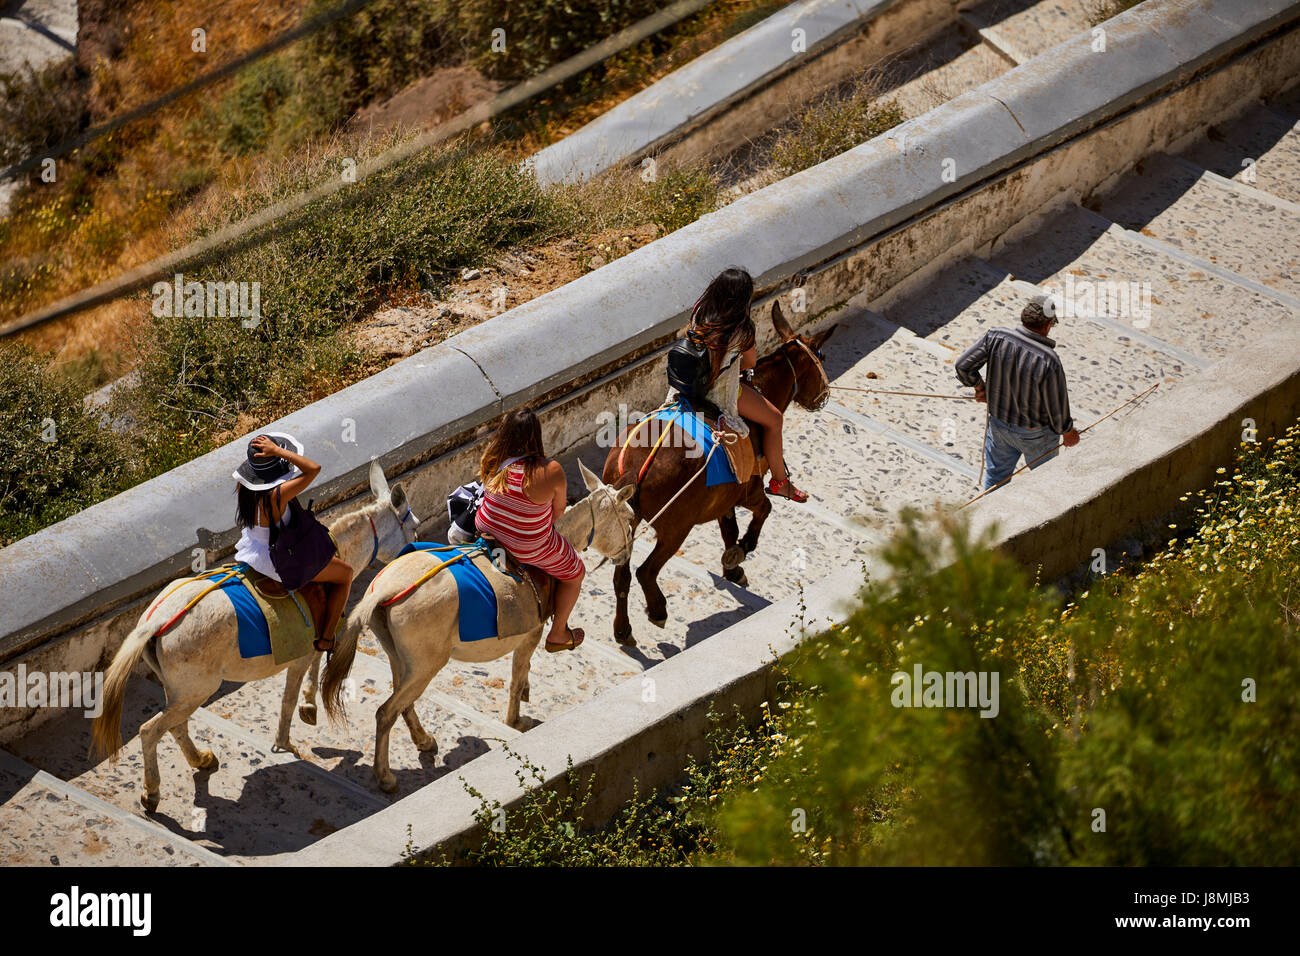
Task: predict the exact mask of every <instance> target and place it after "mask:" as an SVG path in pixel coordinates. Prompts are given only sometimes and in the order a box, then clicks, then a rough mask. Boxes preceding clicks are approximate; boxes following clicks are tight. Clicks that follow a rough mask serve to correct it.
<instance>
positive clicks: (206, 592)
mask: <svg viewBox="0 0 1300 956" xmlns="http://www.w3.org/2000/svg"><path fill="white" fill-rule="evenodd" d="M217 570H218V571H220V570H221V569H220V568H218V569H217ZM213 573H216V572H213ZM237 574H239V565H237V564H235V565H231V566H230V571H228V572H227V573H226V574H223V575H222V576H221V577H220V578H218V579H217V580H216V581H213V582H212V583H211V584H209V585H208V586H207V587H206V588H204V589H203V590H202V591H200V592H199V593H198V594H196V595H195V596H194V597H193V598H191V599H190V601H189V603H187V604H186V605H185V606H184V607H183V608H181V609H180V610H179V611H177V612H176V613H175V614H173V615H172V618H171V620H169V621H168V622H167V623H166V624H164V625H163V626H162V627H160V628H158V630H156V631H154V637H159V636H161V635H162V634H163V633H164V632H165V631H166V630H167V629H168V628H170V627H171V626H172V625H173V624H175V623H176V622H177V621H179V620H180V619H181V618H182V617H184V616H185V614H186V613H187V612H188V611H189V610H190V608H192V607H194V605H196V604H198V603H199V601H201V600H202V599H203V598H204V597H206V596H207V595H209V594H211V593H212V592H213V591H215V590H217V589H218V588H219V587H221V585H223V584H225V583H226V582H227V581H229V580H230V579H231V578H233V577H235V576H236V575H237ZM194 580H197V579H196V578H189V579H188V581H181V582H179V584H187V583H189V581H194ZM179 584H178V586H179ZM172 590H173V591H174V590H175V588H173V589H172ZM168 593H171V592H168ZM161 605H162V601H159V602H158V603H157V604H155V605H154V606H153V607H152V608H150V610H149V613H148V614H146V615H145V620H146V621H147V620H149V618H150V617H152V616H153V612H154V611H156V610H157V609H158V608H159V607H160V606H161Z"/></svg>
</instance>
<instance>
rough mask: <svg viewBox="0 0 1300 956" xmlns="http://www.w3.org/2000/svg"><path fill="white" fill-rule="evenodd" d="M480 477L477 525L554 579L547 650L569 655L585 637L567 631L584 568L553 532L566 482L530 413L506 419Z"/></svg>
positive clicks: (483, 460) (562, 505)
mask: <svg viewBox="0 0 1300 956" xmlns="http://www.w3.org/2000/svg"><path fill="white" fill-rule="evenodd" d="M479 472H480V480H481V481H482V482H483V489H484V493H483V502H482V504H480V505H479V508H478V512H477V514H476V515H475V516H474V524H475V526H476V527H477V528H478V531H479V533H480V534H485V535H490V536H491V537H493V538H495V539H496V540H497V541H498V542H500V544H501V546H502V547H503V548H505V549H506V550H507V551H509V552H510V553H511V554H513V555H514V556H515V558H516V559H517V560H518V561H519V562H520V563H521V564H528V565H531V566H533V567H535V568H540V569H541V570H543V571H545V572H546V573H547V574H549V575H551V577H553V578H555V618H554V620H553V621H552V622H551V631H550V633H549V634H547V635H546V649H547V650H548V651H551V652H555V651H568V650H573V648H575V647H577V646H578V645H579V644H581V643H582V639H583V637H584V634H583V631H582V628H576V629H575V628H570V627H569V615H570V613H572V611H573V607H574V605H575V604H577V603H578V592H579V591H580V590H581V589H582V579H583V577H584V575H586V573H587V569H586V568H585V567H584V566H583V563H582V558H580V557H578V552H577V551H575V550H574V548H573V545H571V544H569V542H567V541H565V540H564V538H563V537H562V536H561V535H560V532H559V531H557V530H556V528H555V519H557V518H558V517H560V515H562V514H564V509H565V507H567V504H568V481H567V479H566V478H565V477H564V469H563V468H562V467H560V463H559V462H557V461H553V460H552V459H550V458H547V457H546V453H545V451H543V450H542V426H541V424H540V423H539V422H538V421H537V416H536V415H535V414H533V410H532V409H531V408H520V409H516V410H515V411H513V412H511V413H510V414H509V415H507V416H506V417H505V419H504V420H503V421H502V422H501V427H500V428H498V429H497V433H496V434H495V435H494V436H493V437H492V441H490V442H489V443H488V446H487V448H486V449H484V451H483V457H482V458H481V459H480V461H479Z"/></svg>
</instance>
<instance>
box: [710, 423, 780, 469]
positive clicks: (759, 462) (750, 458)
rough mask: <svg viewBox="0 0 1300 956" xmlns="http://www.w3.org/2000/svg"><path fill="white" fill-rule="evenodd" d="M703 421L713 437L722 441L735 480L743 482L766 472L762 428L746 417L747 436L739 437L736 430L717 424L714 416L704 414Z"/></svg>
mask: <svg viewBox="0 0 1300 956" xmlns="http://www.w3.org/2000/svg"><path fill="white" fill-rule="evenodd" d="M704 421H705V423H706V424H707V425H708V426H709V428H710V430H712V432H713V437H714V438H715V439H716V440H717V441H719V442H721V443H722V450H723V451H724V452H726V455H727V461H729V462H730V463H731V470H732V471H733V472H735V473H736V480H737V481H738V482H740V484H742V485H743V484H745V483H746V482H747V481H749V480H750V479H751V478H762V477H763V475H764V474H765V473H766V472H767V459H766V458H764V457H763V429H762V428H761V427H760V426H758V425H755V424H754V423H753V422H751V421H750V420H749V419H748V418H747V419H745V424H746V425H748V426H749V437H748V438H741V437H740V435H739V434H738V433H736V432H733V431H731V430H730V429H728V428H723V427H722V426H721V425H719V424H718V419H717V417H716V416H712V417H710V416H708V415H705V416H704Z"/></svg>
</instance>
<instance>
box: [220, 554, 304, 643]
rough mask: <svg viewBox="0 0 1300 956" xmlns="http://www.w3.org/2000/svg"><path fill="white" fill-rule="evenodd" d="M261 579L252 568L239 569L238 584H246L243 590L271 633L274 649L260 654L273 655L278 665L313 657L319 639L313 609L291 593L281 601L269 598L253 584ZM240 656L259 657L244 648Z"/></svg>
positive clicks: (298, 596) (280, 599) (281, 598)
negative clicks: (254, 603) (250, 598)
mask: <svg viewBox="0 0 1300 956" xmlns="http://www.w3.org/2000/svg"><path fill="white" fill-rule="evenodd" d="M259 577H264V575H261V574H259V573H258V572H257V571H254V570H253V569H252V568H248V567H241V568H240V572H239V580H240V581H241V582H243V590H244V591H246V592H247V593H248V594H251V595H252V597H253V600H254V601H255V602H257V606H258V608H259V610H260V611H261V612H262V618H263V620H264V621H265V623H266V625H267V629H268V630H269V632H270V642H271V646H270V648H269V650H264V651H262V652H261V653H263V654H273V655H274V656H275V662H276V663H277V664H284V663H287V662H288V661H294V660H297V659H298V658H300V657H302V656H304V655H306V654H310V653H311V652H312V651H314V650H315V649H316V647H315V644H314V643H313V642H314V641H315V639H316V625H315V624H314V623H313V622H312V619H311V609H310V608H309V607H308V606H307V602H306V600H304V599H303V598H302V597H301V596H300V595H297V594H292V593H290V594H286V595H285V596H284V597H280V598H269V597H267V596H266V595H265V594H263V593H262V592H261V591H259V590H258V589H257V588H256V587H255V586H254V582H255V581H256V579H257V578H259ZM232 600H233V597H232ZM240 655H241V656H242V657H255V656H256V655H254V654H245V653H243V648H242V647H241V648H240Z"/></svg>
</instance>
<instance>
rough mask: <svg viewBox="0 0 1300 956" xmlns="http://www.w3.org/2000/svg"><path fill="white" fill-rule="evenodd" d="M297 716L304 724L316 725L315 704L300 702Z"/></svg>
mask: <svg viewBox="0 0 1300 956" xmlns="http://www.w3.org/2000/svg"><path fill="white" fill-rule="evenodd" d="M298 716H299V717H301V718H302V722H303V723H304V724H311V726H313V727H315V726H316V705H315V704H302V705H301V706H300V707H299V708H298Z"/></svg>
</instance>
